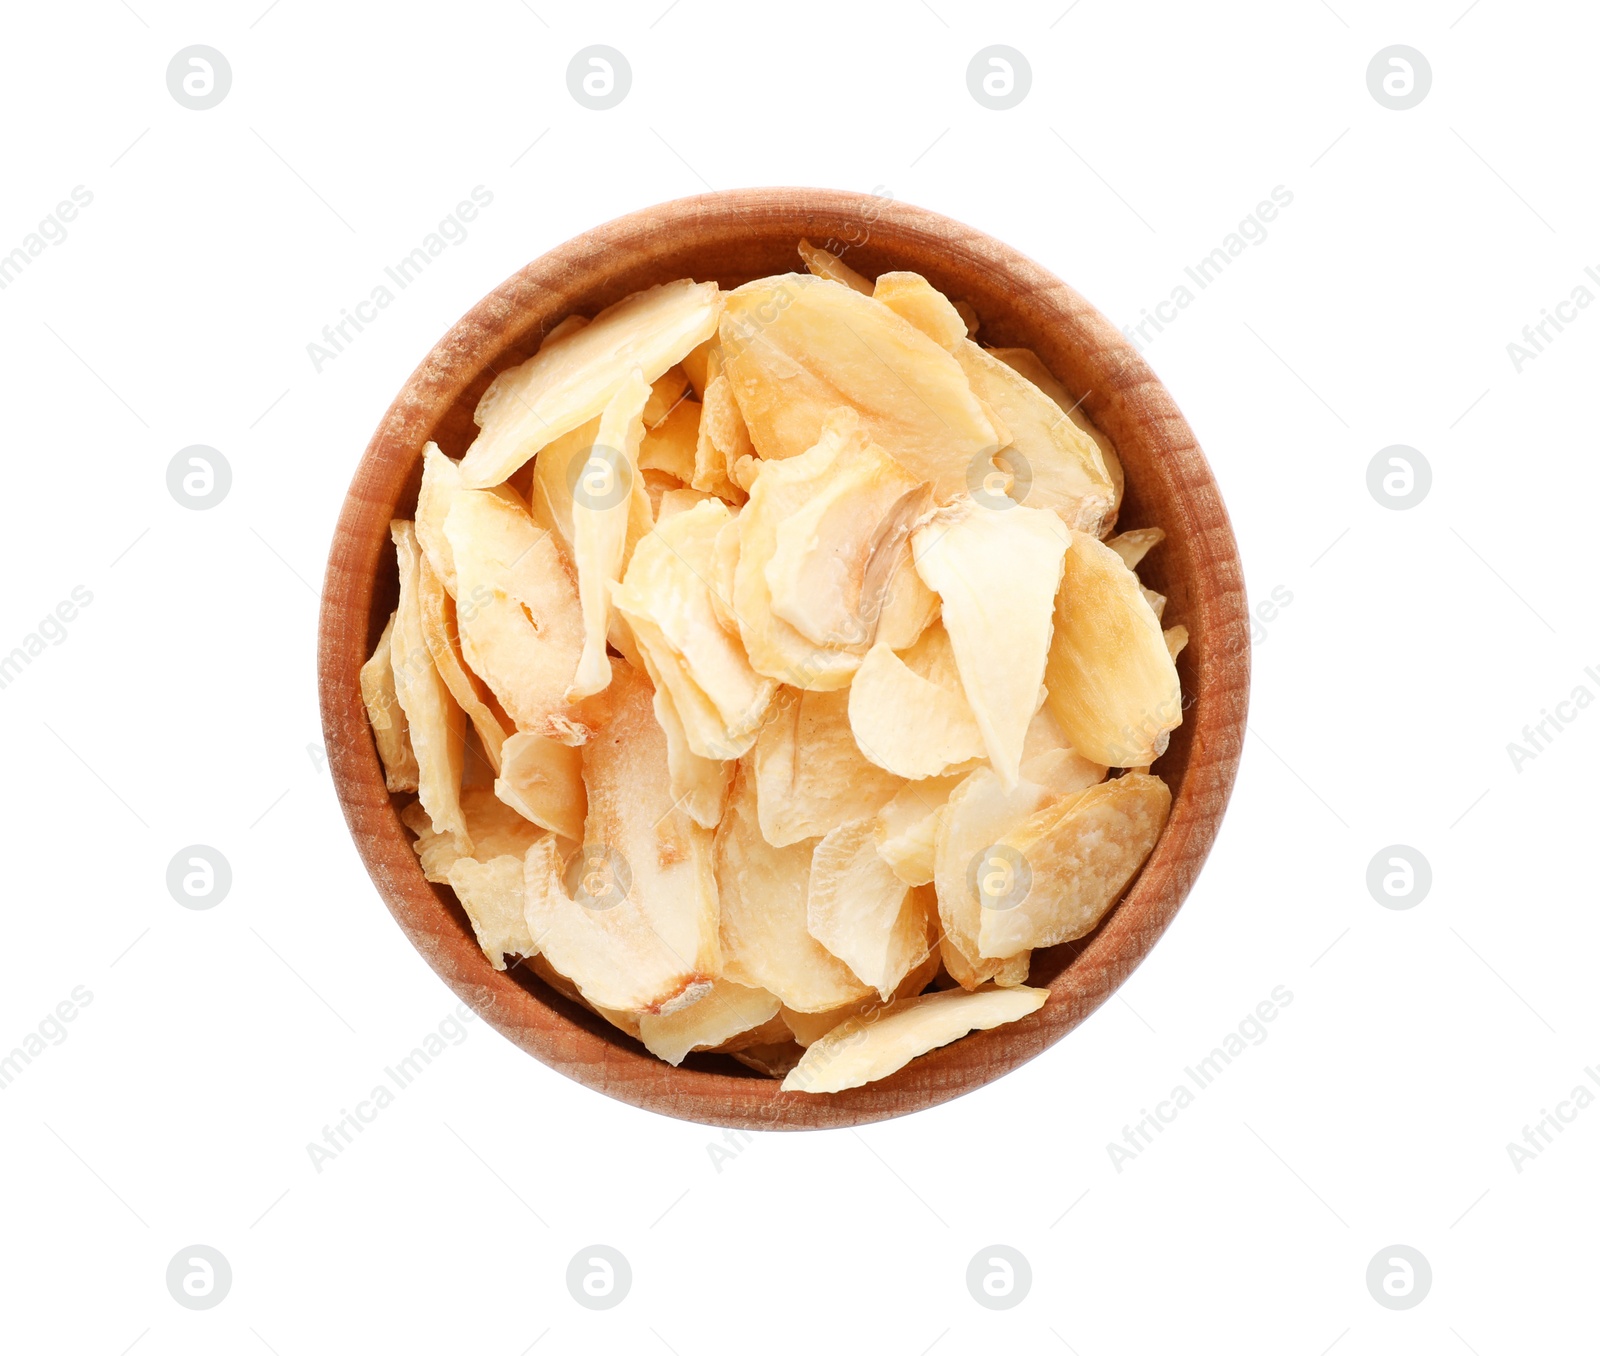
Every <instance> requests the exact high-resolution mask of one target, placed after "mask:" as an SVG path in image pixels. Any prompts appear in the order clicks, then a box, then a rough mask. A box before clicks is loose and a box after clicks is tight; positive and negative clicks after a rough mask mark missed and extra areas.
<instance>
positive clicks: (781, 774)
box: [753, 688, 905, 847]
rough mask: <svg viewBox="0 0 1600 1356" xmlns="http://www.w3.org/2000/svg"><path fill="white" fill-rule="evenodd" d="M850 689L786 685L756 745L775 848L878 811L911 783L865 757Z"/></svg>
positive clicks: (764, 817)
mask: <svg viewBox="0 0 1600 1356" xmlns="http://www.w3.org/2000/svg"><path fill="white" fill-rule="evenodd" d="M849 700H850V694H849V693H848V692H795V691H794V690H793V689H790V688H780V689H779V692H778V696H777V697H775V698H774V699H773V703H772V708H771V710H770V711H769V712H768V716H767V719H766V721H765V722H764V723H763V724H762V726H761V733H760V735H759V736H758V737H757V739H756V746H755V749H754V751H753V757H754V765H755V778H756V781H757V783H758V784H759V786H760V788H761V798H760V806H761V832H762V833H763V834H765V835H766V839H767V841H768V842H769V843H771V844H773V845H774V846H775V847H784V846H787V845H788V844H790V843H798V842H799V841H800V840H801V839H803V838H820V837H822V835H823V834H825V833H827V832H829V831H830V830H832V829H836V828H838V827H839V825H841V824H845V823H848V822H849V821H850V820H852V819H867V818H870V817H871V816H873V815H875V814H877V813H878V811H879V810H881V809H882V808H883V807H884V806H885V805H886V804H887V803H888V802H889V800H890V799H891V798H892V797H893V796H894V794H895V792H897V791H898V790H899V789H900V788H901V787H902V786H904V785H905V782H904V781H903V780H902V779H901V778H899V777H896V776H895V775H894V774H893V773H890V772H885V771H884V770H883V769H882V768H880V767H875V766H874V765H873V764H872V763H869V762H868V761H867V760H866V758H865V757H863V756H862V753H861V749H860V746H859V745H858V744H857V743H856V740H855V736H854V735H853V734H851V732H850V713H849Z"/></svg>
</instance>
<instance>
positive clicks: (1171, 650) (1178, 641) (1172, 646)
mask: <svg viewBox="0 0 1600 1356" xmlns="http://www.w3.org/2000/svg"><path fill="white" fill-rule="evenodd" d="M1161 638H1162V640H1164V641H1166V642H1167V653H1168V654H1169V655H1170V656H1171V657H1172V662H1173V663H1174V664H1176V663H1177V662H1178V656H1179V655H1180V654H1182V653H1183V647H1184V646H1185V645H1187V644H1188V643H1189V628H1188V627H1187V626H1169V627H1167V629H1166V630H1165V631H1163V632H1162V633H1161Z"/></svg>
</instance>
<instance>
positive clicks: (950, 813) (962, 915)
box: [933, 767, 1058, 988]
mask: <svg viewBox="0 0 1600 1356" xmlns="http://www.w3.org/2000/svg"><path fill="white" fill-rule="evenodd" d="M1057 799H1058V797H1056V796H1055V795H1054V793H1052V792H1051V791H1050V790H1048V789H1047V788H1046V787H1043V786H1040V785H1038V784H1037V783H1034V782H1019V783H1018V784H1017V785H1016V786H1015V787H1013V788H1011V789H1010V790H1009V791H1008V790H1007V789H1006V788H1005V787H1004V786H1003V785H1002V784H1001V781H1000V778H999V777H998V776H997V775H996V774H995V772H994V769H993V768H987V767H982V768H979V769H978V770H977V771H976V772H973V773H972V774H970V775H969V776H968V777H967V779H966V780H965V781H964V782H962V783H961V785H960V786H958V787H957V788H956V789H955V790H954V791H952V792H951V793H950V798H949V800H948V801H947V802H946V804H945V807H944V810H943V812H942V813H941V814H940V815H939V819H938V824H937V826H936V828H935V837H934V856H933V883H934V888H935V890H936V891H937V892H938V897H939V922H940V924H941V926H942V927H943V928H944V937H943V942H942V945H944V946H945V947H946V949H947V951H948V950H954V951H955V952H956V953H958V954H957V963H955V964H953V963H952V961H951V958H950V957H949V956H948V955H947V956H946V958H945V967H946V968H947V969H948V970H949V971H950V973H951V974H952V975H953V976H955V978H956V979H957V980H958V981H959V982H960V984H961V985H962V987H963V988H975V987H976V986H977V985H979V984H981V983H983V982H984V981H985V980H988V979H993V978H994V977H995V974H996V972H997V970H998V968H999V961H997V960H985V959H982V958H980V956H979V952H978V929H979V926H980V925H981V923H982V921H983V919H982V913H983V896H982V894H981V892H980V890H979V880H978V868H979V867H980V865H982V863H983V861H984V854H985V852H986V851H987V850H988V849H989V848H991V847H992V846H993V845H994V844H995V843H998V842H999V841H1000V840H1001V838H1003V837H1004V836H1005V835H1006V834H1007V833H1009V832H1010V831H1011V830H1012V829H1014V828H1016V827H1017V825H1019V824H1021V823H1022V822H1023V821H1024V820H1026V819H1027V818H1028V817H1029V816H1030V815H1034V814H1037V813H1038V812H1039V811H1040V810H1042V809H1044V808H1045V807H1046V806H1047V805H1050V804H1053V803H1054V802H1055V801H1056V800H1057Z"/></svg>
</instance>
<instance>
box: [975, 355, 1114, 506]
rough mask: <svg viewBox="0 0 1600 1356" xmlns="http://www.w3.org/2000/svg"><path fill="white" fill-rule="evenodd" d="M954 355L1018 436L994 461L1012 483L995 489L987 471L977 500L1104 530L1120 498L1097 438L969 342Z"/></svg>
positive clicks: (979, 479)
mask: <svg viewBox="0 0 1600 1356" xmlns="http://www.w3.org/2000/svg"><path fill="white" fill-rule="evenodd" d="M955 355H956V359H957V361H959V362H960V364H961V368H962V370H963V371H964V372H965V373H966V374H967V379H968V380H969V381H970V382H971V383H972V389H973V392H974V393H975V394H976V395H977V396H978V397H979V398H980V399H982V400H984V401H985V402H986V403H987V404H988V405H989V406H990V407H991V408H992V409H993V410H994V411H995V413H996V414H997V415H998V416H999V417H1000V419H1001V421H1002V422H1003V423H1004V424H1005V426H1006V429H1007V430H1008V431H1009V433H1010V435H1011V438H1010V442H1009V443H1008V444H1007V445H1006V446H1005V447H1004V448H1003V449H1000V450H997V451H996V452H995V453H994V456H993V458H992V461H993V463H994V465H995V467H996V469H998V470H1000V471H1003V472H1004V475H1005V476H1006V477H1008V478H1009V483H1008V484H1005V485H1003V486H1001V485H996V484H992V483H990V477H989V476H988V474H987V473H985V474H982V475H979V476H976V477H974V482H973V483H974V485H976V486H978V487H980V488H974V489H973V491H972V493H973V495H974V497H977V498H983V499H985V500H987V501H988V502H992V503H994V504H1003V503H1006V502H1008V501H1009V502H1016V503H1022V504H1026V505H1028V506H1029V507H1030V508H1046V509H1050V510H1052V511H1053V512H1054V513H1056V514H1057V515H1058V516H1059V517H1060V518H1061V520H1062V522H1064V523H1065V524H1066V525H1067V526H1068V527H1076V528H1082V529H1083V530H1084V531H1087V532H1098V531H1099V529H1100V524H1101V523H1102V522H1103V521H1104V520H1105V518H1106V515H1107V514H1109V513H1110V512H1111V504H1112V500H1113V498H1114V497H1115V496H1114V493H1113V489H1112V484H1111V474H1110V472H1109V470H1108V469H1107V467H1106V464H1105V459H1104V457H1102V456H1101V454H1100V449H1099V448H1098V447H1097V446H1096V445H1095V442H1094V440H1093V439H1092V438H1090V437H1089V436H1088V434H1086V433H1084V432H1083V430H1082V429H1080V428H1079V427H1078V426H1077V424H1075V423H1074V422H1073V421H1072V420H1071V419H1070V418H1068V417H1067V416H1066V415H1065V414H1063V413H1062V411H1061V407H1060V406H1059V405H1057V404H1056V402H1055V401H1053V400H1051V399H1050V397H1049V396H1048V395H1046V394H1045V393H1044V392H1043V391H1041V390H1040V389H1039V388H1038V387H1037V386H1035V385H1034V384H1033V383H1032V382H1031V381H1029V380H1028V379H1027V378H1026V377H1024V376H1023V375H1022V374H1021V373H1019V372H1018V371H1017V370H1016V369H1015V368H1013V367H1010V366H1008V365H1007V364H1005V363H1003V362H1001V361H1000V360H999V359H997V358H996V357H994V355H992V354H991V353H989V352H988V351H987V350H985V349H981V348H979V347H978V346H977V345H976V344H974V343H973V342H972V341H971V340H970V339H963V340H962V341H961V343H960V344H959V345H958V346H957V348H956V350H955Z"/></svg>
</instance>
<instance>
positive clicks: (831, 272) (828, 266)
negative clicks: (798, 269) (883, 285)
mask: <svg viewBox="0 0 1600 1356" xmlns="http://www.w3.org/2000/svg"><path fill="white" fill-rule="evenodd" d="M800 258H801V259H802V260H804V261H805V266H806V271H807V272H808V273H810V274H812V275H813V276H814V277H818V278H826V279H828V281H830V282H836V283H843V284H844V285H845V286H846V287H848V288H850V290H851V291H853V292H859V293H861V295H862V296H864V297H870V296H871V295H872V284H871V283H870V282H868V281H867V280H866V279H865V278H863V277H862V276H861V275H860V274H859V273H857V272H856V271H855V269H853V268H851V267H850V265H849V264H847V263H845V261H844V260H843V259H841V258H839V256H838V255H837V254H833V253H830V252H829V251H828V250H824V249H818V248H817V247H816V246H815V245H813V244H812V243H811V242H810V241H809V240H802V241H801V242H800Z"/></svg>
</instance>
